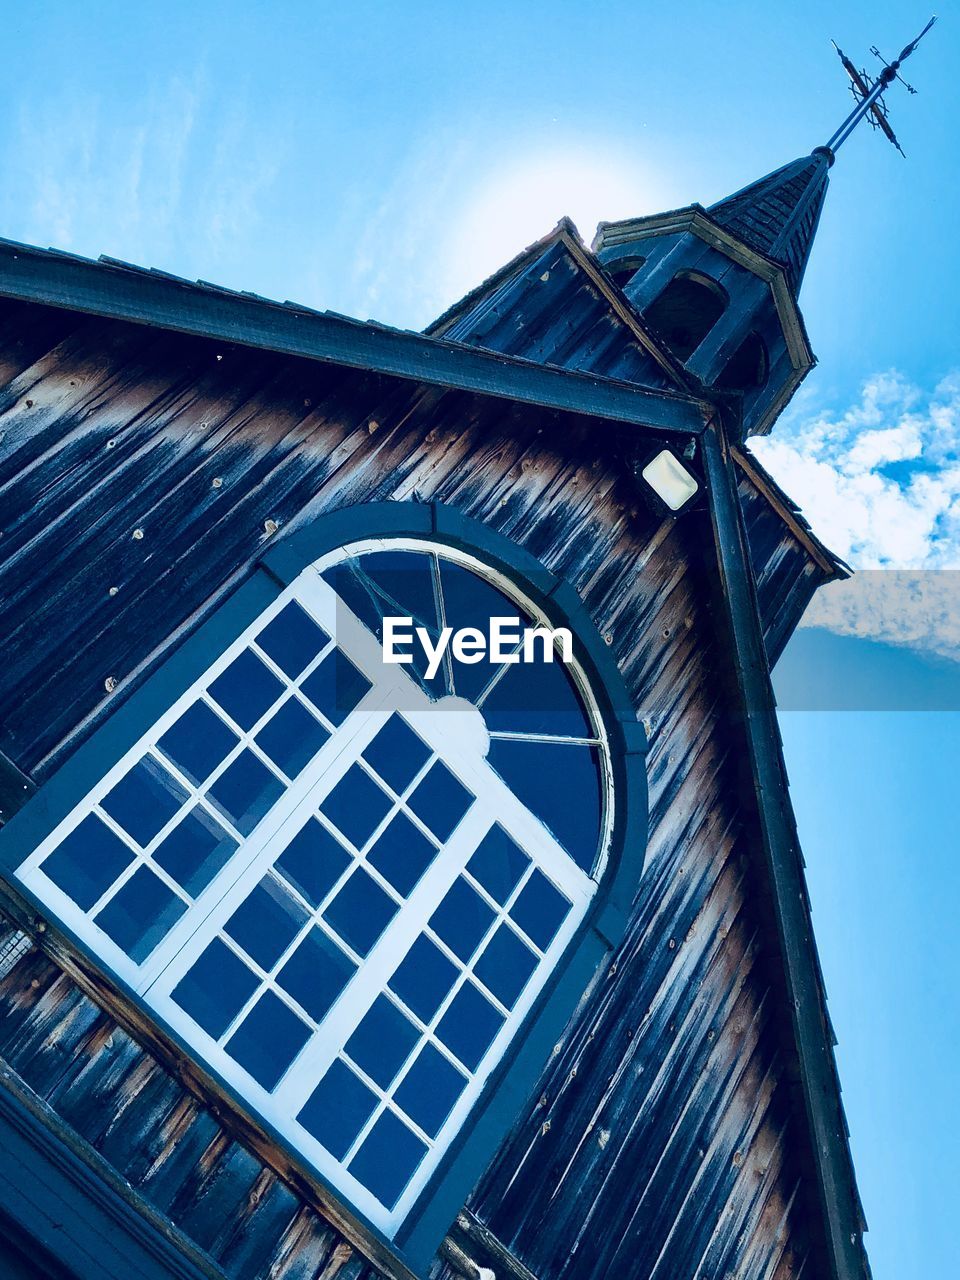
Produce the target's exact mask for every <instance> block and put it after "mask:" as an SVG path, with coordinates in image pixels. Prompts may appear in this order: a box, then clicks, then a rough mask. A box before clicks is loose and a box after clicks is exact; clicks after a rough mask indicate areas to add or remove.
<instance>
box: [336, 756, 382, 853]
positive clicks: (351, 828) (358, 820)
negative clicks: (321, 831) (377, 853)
mask: <svg viewBox="0 0 960 1280" xmlns="http://www.w3.org/2000/svg"><path fill="white" fill-rule="evenodd" d="M392 803H393V801H392V800H391V799H390V797H389V796H388V795H387V793H386V792H385V791H384V790H383V789H382V787H378V786H377V784H376V783H375V782H374V780H373V779H372V778H371V777H370V775H369V774H368V773H364V771H363V769H361V768H360V766H359V765H358V764H353V765H351V766H350V768H349V769H348V770H347V772H346V773H345V774H344V775H343V777H342V778H341V779H340V781H339V782H338V783H337V785H336V786H335V787H334V788H333V790H332V791H331V792H330V794H329V795H328V796H327V798H326V799H325V800H324V801H323V802H322V803H321V805H320V808H321V809H322V810H323V812H324V813H325V814H326V815H327V817H328V818H329V819H330V821H331V822H332V823H333V825H334V826H335V827H337V828H338V829H339V830H340V831H342V832H343V834H344V835H345V836H346V837H347V839H348V840H352V841H353V843H354V844H355V845H356V846H357V848H358V849H359V848H361V846H363V845H365V844H366V842H367V841H368V840H369V839H370V837H371V836H372V835H373V832H374V829H375V828H376V827H377V826H378V824H379V823H381V822H382V821H383V819H384V818H385V817H386V816H387V813H388V812H389V810H390V806H391V805H392Z"/></svg>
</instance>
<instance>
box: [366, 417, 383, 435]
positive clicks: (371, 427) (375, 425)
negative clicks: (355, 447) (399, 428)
mask: <svg viewBox="0 0 960 1280" xmlns="http://www.w3.org/2000/svg"><path fill="white" fill-rule="evenodd" d="M379 430H380V423H379V422H378V421H377V420H376V418H371V419H370V421H369V422H368V423H367V431H368V432H369V433H370V435H373V433H374V432H375V431H379Z"/></svg>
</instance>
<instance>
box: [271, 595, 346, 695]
mask: <svg viewBox="0 0 960 1280" xmlns="http://www.w3.org/2000/svg"><path fill="white" fill-rule="evenodd" d="M329 640H330V637H329V636H328V635H327V633H326V632H325V631H324V630H323V628H322V627H320V626H318V624H317V623H316V622H314V620H313V619H312V618H311V617H310V615H309V614H308V613H307V612H306V611H305V610H304V609H302V608H301V606H300V605H298V604H297V603H296V602H295V601H292V602H291V603H290V604H288V605H287V606H286V607H285V608H283V609H281V610H280V612H279V613H278V614H277V616H276V617H275V618H274V619H273V621H272V622H268V623H267V625H266V626H265V627H264V629H263V630H262V631H261V632H260V634H259V635H258V636H257V644H258V645H259V646H260V648H261V649H262V650H263V651H264V653H265V654H266V655H267V657H269V658H272V659H273V661H274V662H275V663H276V664H277V666H278V667H279V668H280V670H281V671H283V672H285V673H286V675H288V676H289V677H290V679H291V680H296V678H297V676H299V674H300V672H301V671H303V669H304V668H305V667H306V666H308V665H309V664H310V663H311V662H312V661H313V659H314V658H315V657H316V656H317V654H318V653H319V652H320V650H321V649H322V648H323V647H324V645H325V644H328V643H329Z"/></svg>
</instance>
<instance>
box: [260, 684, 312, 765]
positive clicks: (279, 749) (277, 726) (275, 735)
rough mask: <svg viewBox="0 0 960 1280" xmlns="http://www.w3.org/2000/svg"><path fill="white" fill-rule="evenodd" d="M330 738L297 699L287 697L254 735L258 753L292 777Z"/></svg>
mask: <svg viewBox="0 0 960 1280" xmlns="http://www.w3.org/2000/svg"><path fill="white" fill-rule="evenodd" d="M329 737H330V734H329V733H328V731H327V730H326V729H325V728H324V727H323V725H322V724H321V723H320V721H319V720H317V719H316V717H315V716H312V715H311V714H310V712H309V711H308V710H307V709H306V707H305V706H304V705H303V703H302V702H301V701H300V700H299V699H298V698H288V699H287V701H286V702H285V703H284V704H283V705H282V706H281V707H280V708H279V710H277V711H275V712H274V713H273V715H272V716H271V717H270V719H269V720H268V721H267V723H266V724H265V725H264V726H263V728H262V729H261V730H260V732H259V733H258V734H257V737H256V743H257V746H258V747H259V748H260V750H261V751H262V752H263V753H264V754H265V755H268V756H269V757H270V759H271V760H272V761H273V762H274V764H278V765H279V766H280V768H281V769H282V770H283V772H284V773H285V774H286V775H287V777H288V778H295V777H296V776H297V774H298V773H299V772H300V770H301V769H303V767H304V766H305V765H307V764H309V763H310V761H311V760H312V759H313V757H314V756H315V755H316V754H317V752H318V751H319V750H320V748H321V747H322V746H323V744H324V743H325V742H326V740H327V739H328V738H329Z"/></svg>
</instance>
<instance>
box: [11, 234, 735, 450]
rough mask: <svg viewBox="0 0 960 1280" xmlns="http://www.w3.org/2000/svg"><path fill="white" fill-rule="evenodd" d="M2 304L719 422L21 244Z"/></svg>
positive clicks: (686, 420) (659, 394)
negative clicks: (11, 300) (60, 310)
mask: <svg viewBox="0 0 960 1280" xmlns="http://www.w3.org/2000/svg"><path fill="white" fill-rule="evenodd" d="M0 297H8V298H14V299H17V300H20V301H24V302H32V303H37V304H41V305H45V306H55V307H60V308H64V309H67V310H72V311H78V312H82V313H84V314H88V315H97V316H102V317H107V318H110V319H115V320H121V321H127V322H132V323H135V324H147V325H153V326H155V327H158V328H162V329H166V330H170V331H173V332H179V333H186V334H190V335H193V336H196V337H203V338H211V339H214V340H217V341H224V342H230V343H236V344H239V345H243V346H249V347H254V348H257V349H258V350H264V351H274V352H278V353H281V354H285V355H290V356H296V357H300V358H305V359H309V360H315V361H318V362H322V363H327V364H335V365H340V366H343V367H347V368H352V369H359V370H364V371H367V372H372V373H377V374H384V375H388V376H393V377H397V378H403V379H407V380H410V381H414V382H418V383H426V384H428V385H433V386H440V387H445V388H450V389H453V390H460V391H466V392H473V393H480V394H484V395H491V396H496V397H498V398H500V399H506V400H512V401H516V402H519V403H526V404H531V405H536V406H539V407H541V408H544V409H552V410H559V411H566V412H571V413H576V414H582V415H586V416H590V417H594V418H601V419H608V420H612V421H618V422H623V423H627V424H630V425H634V426H637V427H642V428H647V429H652V430H656V431H661V432H667V433H671V432H676V433H679V434H685V435H690V434H694V435H697V434H699V433H700V432H702V431H703V429H704V426H705V424H706V422H707V421H708V420H709V418H710V417H711V415H712V413H713V412H714V409H713V406H712V405H711V404H710V403H709V402H708V401H706V400H701V399H697V398H695V397H694V396H691V395H684V394H681V393H673V392H663V391H660V390H657V391H651V390H649V389H647V388H644V387H639V386H636V385H635V384H632V383H629V382H622V381H618V380H616V379H612V378H604V377H600V376H598V375H593V374H586V373H581V372H579V371H575V370H567V369H561V368H558V367H554V366H549V365H543V364H538V363H537V362H536V361H532V360H525V359H521V358H520V357H517V356H507V355H503V354H500V353H497V352H492V351H488V350H485V349H483V348H479V347H473V346H468V345H466V344H463V343H455V342H449V341H444V340H442V339H438V338H432V337H427V336H424V335H423V334H419V333H413V332H410V331H408V330H401V329H390V328H387V327H386V326H383V325H379V324H375V323H372V322H366V323H364V322H361V321H358V320H351V319H349V318H347V317H345V316H339V315H334V314H331V313H329V312H321V311H314V310H311V309H310V308H308V307H305V306H300V305H295V304H292V303H279V302H273V301H270V300H268V299H265V298H260V297H257V296H255V295H250V294H243V293H237V292H235V291H233V290H229V289H221V288H217V287H215V286H210V285H206V284H202V283H196V284H194V283H192V282H190V281H186V280H180V279H178V278H177V277H174V276H169V275H167V274H166V273H162V272H154V271H147V270H143V269H140V268H133V267H130V266H128V265H127V264H124V263H116V262H113V261H103V260H101V261H99V262H94V261H92V260H90V259H87V258H80V257H74V256H73V255H70V254H61V253H57V252H55V251H51V250H42V249H36V248H33V247H32V246H29V245H20V244H14V243H12V242H10V241H0Z"/></svg>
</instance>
